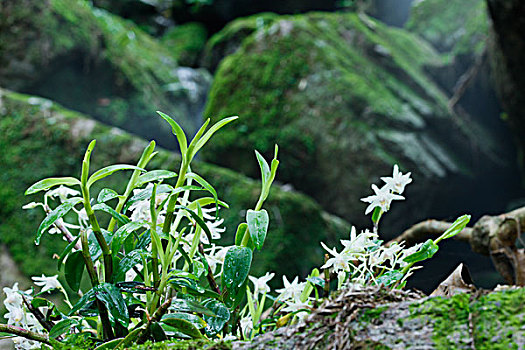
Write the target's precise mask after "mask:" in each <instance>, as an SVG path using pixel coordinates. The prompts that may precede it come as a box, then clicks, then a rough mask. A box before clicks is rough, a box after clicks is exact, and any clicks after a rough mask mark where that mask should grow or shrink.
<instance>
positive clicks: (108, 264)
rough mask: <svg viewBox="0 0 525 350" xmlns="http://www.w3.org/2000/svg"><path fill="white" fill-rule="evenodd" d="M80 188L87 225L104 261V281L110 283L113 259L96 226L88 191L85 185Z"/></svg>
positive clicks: (97, 225)
mask: <svg viewBox="0 0 525 350" xmlns="http://www.w3.org/2000/svg"><path fill="white" fill-rule="evenodd" d="M81 188H82V196H83V197H84V209H86V214H87V216H88V219H89V223H90V224H91V229H92V230H93V233H94V234H95V238H96V239H97V242H98V244H99V245H100V249H102V256H103V259H104V280H105V282H108V283H111V278H112V275H113V258H112V257H111V251H110V250H109V246H108V244H107V242H106V239H105V238H104V235H103V234H102V231H101V229H100V225H99V224H98V220H97V218H96V216H95V212H94V211H93V209H92V208H91V203H90V200H89V199H90V198H89V189H88V188H87V186H85V185H82V186H81Z"/></svg>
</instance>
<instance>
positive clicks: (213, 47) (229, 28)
mask: <svg viewBox="0 0 525 350" xmlns="http://www.w3.org/2000/svg"><path fill="white" fill-rule="evenodd" d="M276 18H279V16H278V15H276V14H275V13H270V12H265V13H258V14H256V15H253V16H249V17H243V18H240V19H237V20H235V21H233V22H230V23H228V24H227V25H226V26H225V27H224V28H223V29H222V30H221V31H220V32H219V33H217V34H215V35H214V36H212V37H211V38H210V40H209V41H208V42H207V43H206V47H205V50H204V54H203V57H202V60H201V64H202V66H203V67H206V68H207V69H209V70H210V71H211V72H215V70H216V69H217V66H218V65H219V63H220V62H221V61H222V59H223V58H224V57H226V56H228V55H231V54H232V53H234V52H235V51H237V49H239V48H240V47H241V45H242V42H243V40H244V39H245V38H246V37H248V36H250V35H251V34H252V33H253V32H255V31H256V30H257V29H259V28H262V27H263V26H265V25H268V24H270V23H272V22H273V20H274V19H276Z"/></svg>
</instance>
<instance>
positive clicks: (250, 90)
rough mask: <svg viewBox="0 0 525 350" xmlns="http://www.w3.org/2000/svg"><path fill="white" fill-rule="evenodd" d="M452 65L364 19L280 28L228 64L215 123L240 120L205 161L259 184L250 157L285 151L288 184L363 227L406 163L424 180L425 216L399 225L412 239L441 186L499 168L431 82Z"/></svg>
mask: <svg viewBox="0 0 525 350" xmlns="http://www.w3.org/2000/svg"><path fill="white" fill-rule="evenodd" d="M239 21H242V19H241V20H239ZM231 26H232V27H233V24H232V25H231ZM440 62H441V56H440V55H439V54H437V53H436V52H435V50H434V49H433V48H431V46H429V45H428V44H427V43H426V42H424V41H422V40H421V39H420V38H418V37H417V36H415V35H413V34H410V33H408V32H406V31H405V30H402V29H396V28H390V27H387V26H385V25H383V24H381V23H380V22H378V21H376V20H374V19H372V18H369V17H367V16H366V15H363V14H360V15H358V14H355V13H310V14H305V15H295V16H280V17H278V18H273V19H272V21H271V23H269V24H267V25H263V26H261V27H260V28H258V29H257V30H255V31H254V32H253V33H252V34H250V35H249V36H247V37H246V38H245V39H244V40H243V42H242V45H241V47H240V48H239V49H238V50H237V51H236V52H235V53H233V54H231V55H229V56H227V57H226V58H225V59H224V60H223V61H222V62H221V64H220V66H219V68H218V70H217V72H216V74H215V80H214V82H213V85H212V90H211V92H210V97H209V100H208V104H207V108H206V112H205V115H206V116H218V115H220V116H226V115H233V114H234V115H239V116H240V118H239V122H238V123H236V125H235V126H234V127H232V128H230V129H229V130H228V131H226V132H224V133H222V134H221V135H218V136H217V138H216V140H215V142H214V144H213V145H212V146H211V147H209V148H208V149H207V150H205V151H204V152H203V158H204V159H205V160H207V161H210V162H214V163H217V164H219V165H223V166H228V167H231V168H234V169H238V170H239V171H241V172H243V173H244V174H247V175H249V176H255V174H256V172H257V167H256V165H252V164H251V163H250V162H249V160H248V158H247V157H248V156H247V154H249V153H247V152H246V151H247V150H251V149H253V148H256V149H257V150H259V151H261V152H263V153H265V154H266V155H270V153H271V152H272V150H273V145H274V144H275V143H277V144H279V146H280V147H281V150H282V161H283V162H282V164H283V165H282V168H281V173H280V176H281V177H280V179H282V180H283V181H285V182H289V183H291V184H292V185H293V186H294V187H295V188H297V189H298V190H301V191H303V192H305V193H307V194H308V195H310V196H312V197H314V198H315V199H316V200H318V201H319V202H320V203H321V205H323V207H324V208H326V209H327V210H328V211H330V212H332V213H336V214H337V215H339V216H342V217H345V218H350V220H351V221H352V222H353V223H358V224H362V225H368V221H365V219H364V218H363V216H362V214H361V213H362V211H363V210H364V208H365V205H364V204H363V203H360V202H359V201H358V200H357V199H358V198H361V197H365V196H366V195H368V194H369V192H370V191H369V189H368V188H369V186H370V183H375V182H377V181H378V176H380V175H382V174H388V173H390V171H391V167H392V165H393V164H395V163H397V164H399V165H400V167H401V169H402V170H404V171H412V173H413V177H414V178H415V179H416V181H414V183H415V185H414V186H413V187H411V188H410V189H409V190H408V191H409V192H408V194H407V197H410V199H411V201H410V203H411V205H413V207H412V208H411V209H408V210H407V208H406V207H405V208H404V209H403V212H404V214H403V213H401V212H397V214H395V211H394V212H392V214H389V215H388V216H387V220H392V221H391V222H393V223H394V224H397V226H396V227H395V228H393V230H400V229H403V228H404V227H403V225H408V224H410V223H413V222H414V221H415V220H418V219H422V218H424V217H426V216H427V215H428V214H427V213H428V208H429V206H431V205H432V204H431V203H429V201H428V196H432V195H433V194H436V193H439V192H440V191H441V189H440V185H441V186H445V185H446V186H449V187H448V188H449V189H450V188H452V187H454V186H455V185H454V181H452V179H455V178H461V177H464V176H467V174H470V173H471V172H472V171H473V169H474V166H473V164H474V157H473V150H474V149H476V152H478V151H479V152H480V154H483V155H484V156H483V157H485V158H484V159H492V160H493V159H494V157H492V158H491V156H490V154H491V152H492V151H494V149H496V146H495V145H496V144H495V143H494V142H493V139H492V137H491V135H490V134H489V133H487V132H486V130H484V129H482V128H481V127H479V125H477V123H476V122H475V121H466V120H463V119H462V118H459V117H458V116H455V115H451V114H450V112H449V110H448V107H447V103H448V98H447V96H446V95H445V94H444V93H443V92H442V91H441V90H440V89H439V88H438V87H437V86H436V84H435V83H434V82H433V81H432V79H430V78H429V77H428V75H427V74H426V73H425V67H426V66H428V65H432V64H440ZM473 145H476V146H473ZM492 160H486V162H487V163H488V164H493V163H492ZM298 169H300V171H299V170H298ZM462 186H463V185H461V186H460V185H457V183H456V186H455V187H454V188H456V189H459V188H462ZM441 188H443V187H441ZM410 191H412V192H410ZM417 193H420V195H419V197H417ZM414 194H416V195H414ZM394 209H395V208H394ZM449 209H450V208H449ZM458 210H459V209H458ZM462 210H464V208H463V209H462ZM409 211H413V212H415V213H417V217H412V218H409V217H408V216H407V215H406V212H409ZM450 212H451V210H448V213H449V214H448V215H450ZM359 218H363V219H359ZM405 227H406V226H405Z"/></svg>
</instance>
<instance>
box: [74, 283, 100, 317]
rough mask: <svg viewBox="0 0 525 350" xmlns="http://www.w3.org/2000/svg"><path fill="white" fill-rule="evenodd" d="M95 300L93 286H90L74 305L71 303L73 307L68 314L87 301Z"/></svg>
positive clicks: (78, 308)
mask: <svg viewBox="0 0 525 350" xmlns="http://www.w3.org/2000/svg"><path fill="white" fill-rule="evenodd" d="M93 300H95V288H91V289H90V290H89V291H87V293H85V294H84V295H83V296H82V298H80V299H79V300H78V301H77V303H76V304H75V305H73V308H72V309H71V311H69V314H68V315H69V316H71V315H73V314H74V313H75V312H77V311H78V310H80V309H81V308H83V307H84V306H85V305H87V304H88V303H90V302H92V301H93Z"/></svg>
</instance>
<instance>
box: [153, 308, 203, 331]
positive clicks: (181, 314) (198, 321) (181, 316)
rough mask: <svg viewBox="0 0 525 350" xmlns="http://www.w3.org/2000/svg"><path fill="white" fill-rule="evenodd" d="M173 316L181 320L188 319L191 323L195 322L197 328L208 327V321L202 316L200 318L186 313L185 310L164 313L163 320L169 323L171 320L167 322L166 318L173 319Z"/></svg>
mask: <svg viewBox="0 0 525 350" xmlns="http://www.w3.org/2000/svg"><path fill="white" fill-rule="evenodd" d="M173 318H177V319H180V320H186V321H188V322H190V323H191V324H193V325H194V326H195V328H197V329H203V328H204V327H206V322H205V321H204V320H203V319H202V318H200V317H199V316H197V315H194V314H189V313H184V312H175V313H171V314H167V315H164V316H163V317H162V322H164V323H166V324H169V322H166V320H169V319H173Z"/></svg>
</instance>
